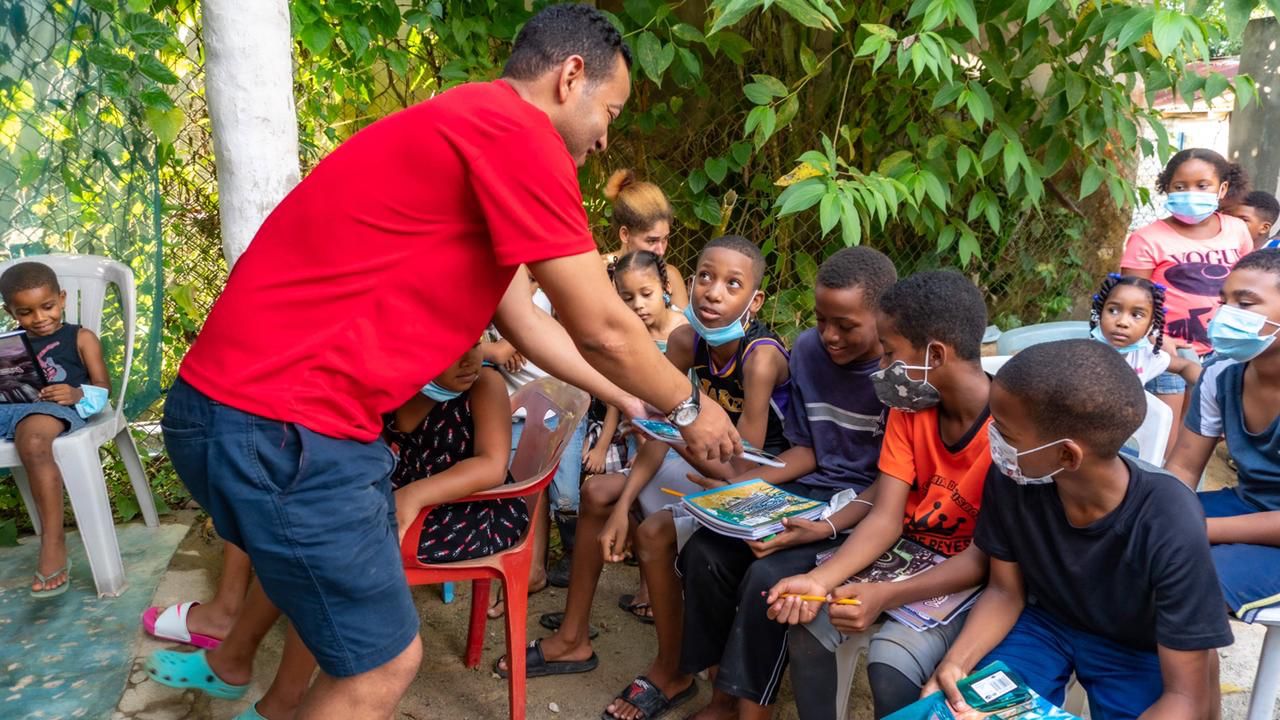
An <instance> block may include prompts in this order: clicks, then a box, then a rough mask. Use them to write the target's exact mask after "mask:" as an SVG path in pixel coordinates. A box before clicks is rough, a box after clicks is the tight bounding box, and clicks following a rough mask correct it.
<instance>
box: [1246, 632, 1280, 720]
mask: <svg viewBox="0 0 1280 720" xmlns="http://www.w3.org/2000/svg"><path fill="white" fill-rule="evenodd" d="M1253 622H1254V623H1255V624H1258V625H1265V626H1266V628H1267V634H1266V635H1265V636H1264V637H1263V638H1262V652H1261V653H1260V654H1259V655H1258V672H1257V674H1256V675H1254V676H1253V692H1252V693H1250V694H1249V715H1248V720H1271V718H1272V717H1274V715H1273V714H1274V713H1275V707H1276V695H1277V694H1280V607H1270V608H1266V609H1265V610H1259V611H1258V615H1257V617H1255V618H1254V620H1253Z"/></svg>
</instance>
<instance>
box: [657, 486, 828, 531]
mask: <svg viewBox="0 0 1280 720" xmlns="http://www.w3.org/2000/svg"><path fill="white" fill-rule="evenodd" d="M681 504H682V505H683V506H684V507H685V509H687V510H688V511H689V513H690V514H692V515H693V518H694V519H695V520H697V521H698V522H699V523H700V524H702V525H703V526H704V527H707V528H709V529H710V530H712V531H714V532H717V533H720V534H721V535H728V536H730V537H736V538H741V539H743V540H759V539H760V538H763V537H768V536H769V535H773V534H776V533H779V532H781V531H782V529H783V527H782V519H783V518H802V519H805V520H813V519H815V518H817V517H818V515H820V514H821V513H822V509H823V508H825V507H826V506H827V504H826V503H825V502H819V501H817V500H810V499H809V498H806V497H801V496H799V495H796V494H795V493H790V492H787V491H786V490H783V489H782V488H780V487H778V486H776V485H770V484H769V483H767V482H765V481H763V480H760V479H756V480H747V481H745V482H740V483H734V484H732V485H725V486H724V487H719V488H715V489H713V490H704V491H702V492H700V493H694V494H692V495H686V496H684V497H683V498H681Z"/></svg>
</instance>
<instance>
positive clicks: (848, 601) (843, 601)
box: [761, 593, 862, 605]
mask: <svg viewBox="0 0 1280 720" xmlns="http://www.w3.org/2000/svg"><path fill="white" fill-rule="evenodd" d="M761 594H764V593H761ZM778 597H793V598H800V599H801V600H804V601H805V602H820V603H824V602H830V603H831V604H832V605H861V604H862V601H861V600H859V599H858V598H840V599H839V600H827V599H826V598H825V597H822V596H821V595H797V594H795V593H782V594H781V595H779V596H778Z"/></svg>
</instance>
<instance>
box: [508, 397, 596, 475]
mask: <svg viewBox="0 0 1280 720" xmlns="http://www.w3.org/2000/svg"><path fill="white" fill-rule="evenodd" d="M590 404H591V396H589V395H587V394H586V393H585V392H583V391H581V390H579V389H578V388H575V387H573V386H571V385H566V384H565V383H563V382H560V381H559V380H556V379H555V378H552V377H544V378H539V379H537V380H534V381H533V382H531V383H529V384H528V385H525V386H524V387H522V388H520V390H518V391H517V392H516V394H514V395H512V396H511V412H512V413H513V414H514V413H515V411H516V410H520V409H522V408H523V409H524V411H525V421H524V431H523V433H522V434H521V435H520V444H519V445H518V446H517V447H516V454H515V457H514V458H512V459H511V477H512V479H513V480H515V481H516V482H517V483H522V482H526V481H528V480H536V479H539V478H542V477H545V476H547V475H548V474H549V473H550V472H551V471H552V469H554V468H555V466H556V463H558V462H559V461H560V453H562V452H563V451H564V447H565V445H566V443H568V441H569V438H570V437H572V436H573V431H574V429H575V428H576V427H577V426H578V422H579V421H581V420H582V418H583V416H584V415H586V413H587V407H588V406H589V405H590Z"/></svg>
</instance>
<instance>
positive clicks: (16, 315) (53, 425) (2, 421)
mask: <svg viewBox="0 0 1280 720" xmlns="http://www.w3.org/2000/svg"><path fill="white" fill-rule="evenodd" d="M0 296H3V298H4V309H5V311H6V312H8V313H9V315H10V316H11V317H13V319H14V320H16V321H17V322H18V326H19V327H20V328H22V329H23V330H25V331H26V333H27V339H28V340H30V342H31V349H32V350H33V351H34V352H35V356H36V362H37V363H39V365H40V368H39V370H40V371H41V372H42V373H44V379H45V382H46V383H47V384H46V385H45V386H44V387H43V388H41V389H40V393H39V396H38V397H37V398H36V399H35V400H34V401H31V402H5V403H3V404H0V437H3V438H4V439H6V440H12V441H13V442H14V443H15V444H16V445H17V447H18V456H19V457H20V458H21V459H22V466H23V469H25V470H26V473H27V479H28V480H29V481H30V483H31V494H32V495H33V496H34V499H35V503H36V512H37V514H38V515H39V516H40V524H41V526H42V527H43V529H44V531H43V533H42V534H41V535H40V559H39V561H38V562H37V566H36V570H35V577H34V579H33V580H32V583H31V595H32V596H33V597H36V598H48V597H53V596H54V595H61V594H62V593H64V592H66V591H67V587H68V583H69V580H70V572H71V563H70V560H69V558H68V557H67V546H66V535H65V533H64V532H63V528H62V472H61V471H60V470H59V469H58V465H57V463H55V462H54V460H53V441H54V439H55V438H57V437H58V436H59V435H61V434H63V433H65V432H69V431H74V430H77V429H79V428H81V427H83V426H84V424H85V420H87V419H88V418H89V417H91V416H93V415H94V414H96V413H98V412H100V411H101V410H102V409H103V408H105V407H106V404H107V392H108V390H109V388H110V387H111V378H109V377H108V376H107V364H106V362H104V361H103V359H102V345H101V343H99V342H98V337H97V336H96V335H94V334H93V332H92V331H90V330H86V329H84V328H82V327H80V326H78V325H71V324H69V323H64V322H62V312H63V310H64V309H65V308H66V305H67V294H66V292H65V291H63V290H62V288H61V287H60V286H59V285H58V276H57V275H56V274H54V272H53V270H52V269H51V268H50V267H49V266H48V265H44V264H42V263H38V262H23V263H18V264H17V265H13V266H11V267H10V268H9V269H8V270H5V271H4V274H3V275H0Z"/></svg>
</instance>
